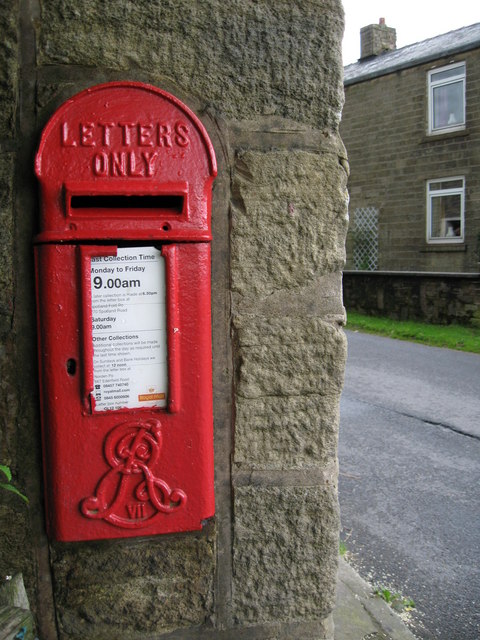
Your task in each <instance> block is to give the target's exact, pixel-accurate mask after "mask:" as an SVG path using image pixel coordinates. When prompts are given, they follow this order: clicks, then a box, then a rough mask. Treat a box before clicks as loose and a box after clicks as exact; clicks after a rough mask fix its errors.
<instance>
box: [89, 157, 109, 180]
mask: <svg viewBox="0 0 480 640" xmlns="http://www.w3.org/2000/svg"><path fill="white" fill-rule="evenodd" d="M93 173H94V175H96V176H99V177H102V178H104V177H105V176H106V175H107V174H108V155H107V154H106V153H105V151H102V152H101V153H96V154H95V155H94V156H93Z"/></svg>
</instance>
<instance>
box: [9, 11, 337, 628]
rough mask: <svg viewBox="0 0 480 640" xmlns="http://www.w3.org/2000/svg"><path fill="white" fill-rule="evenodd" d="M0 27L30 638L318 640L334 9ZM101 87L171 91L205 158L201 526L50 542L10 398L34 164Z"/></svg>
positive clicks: (13, 433) (324, 547) (333, 370)
mask: <svg viewBox="0 0 480 640" xmlns="http://www.w3.org/2000/svg"><path fill="white" fill-rule="evenodd" d="M8 24H11V30H12V33H13V34H14V35H15V34H17V33H18V34H19V40H18V42H19V51H20V53H19V58H18V65H17V64H14V65H13V67H12V71H11V73H13V74H14V75H15V74H16V73H17V69H19V70H20V72H21V78H22V85H21V91H16V90H14V91H13V93H12V94H11V96H9V104H10V107H11V108H10V111H4V112H3V113H2V114H1V118H3V120H2V125H1V126H2V127H3V128H2V135H4V136H6V139H7V141H8V144H7V147H6V148H8V149H11V150H12V151H11V154H10V155H9V154H8V153H7V154H5V155H4V157H3V159H2V164H3V165H4V171H3V173H2V176H1V177H2V179H3V180H5V184H6V185H11V186H10V187H9V189H10V191H8V189H7V190H6V191H5V193H10V192H11V193H13V192H14V191H13V190H14V189H15V187H16V188H17V189H20V188H21V192H19V191H17V195H16V198H17V200H16V203H17V204H16V205H14V204H13V203H14V202H15V201H14V199H13V196H12V198H11V199H10V200H9V202H10V204H9V205H8V207H7V208H6V209H2V212H3V211H6V212H7V213H6V214H3V213H2V215H6V220H7V221H9V224H8V225H4V227H3V228H2V230H1V232H2V233H3V234H6V233H10V234H11V236H12V238H13V239H12V240H9V241H8V242H6V243H5V244H2V252H3V253H2V266H3V265H6V267H7V268H6V269H4V273H7V274H10V275H7V276H4V275H3V274H2V278H3V277H8V278H9V280H8V286H9V287H10V290H11V297H12V299H16V296H17V295H18V296H19V297H18V301H19V305H20V306H19V308H18V309H17V314H18V315H17V321H16V322H15V321H13V324H12V316H11V312H10V311H9V310H8V308H7V313H6V316H5V317H6V323H5V332H4V334H2V337H5V342H4V343H5V344H6V345H7V346H8V345H10V346H8V348H10V347H11V348H12V349H15V348H17V347H16V346H15V345H19V347H18V349H19V351H18V353H17V354H16V355H8V353H9V352H8V349H7V351H5V352H2V353H5V354H7V355H5V356H2V357H4V358H5V359H6V363H7V365H8V367H9V368H10V370H11V376H10V377H9V378H8V381H7V382H4V380H6V379H2V384H7V385H10V386H9V390H10V391H9V393H10V396H11V398H12V400H11V402H10V404H9V405H8V407H5V406H3V407H2V410H3V414H2V420H3V421H4V422H3V423H2V433H1V437H2V440H1V442H7V441H8V443H9V451H10V452H11V453H10V454H9V455H10V458H9V462H10V463H11V464H12V466H13V467H14V469H15V471H16V476H17V477H18V480H19V482H20V485H21V486H22V487H23V488H25V490H26V491H27V493H28V492H30V495H31V497H32V500H31V504H30V507H29V511H28V512H27V511H24V512H21V511H20V510H21V509H22V508H23V506H18V507H17V506H15V507H14V508H15V509H16V510H17V511H16V512H17V513H19V514H20V513H23V514H24V515H23V516H22V517H24V518H25V519H26V524H25V526H24V523H23V521H21V519H20V515H19V516H18V522H17V523H15V525H14V528H13V531H14V532H15V535H16V536H19V538H18V539H19V540H20V539H21V540H22V545H23V546H22V549H23V551H22V554H21V562H20V565H21V566H20V567H17V566H16V567H15V569H16V570H23V572H24V574H26V584H27V590H28V593H29V596H30V601H31V605H32V608H33V609H34V612H35V613H36V614H37V619H38V623H39V632H40V633H39V635H40V637H42V640H54V639H56V638H61V639H62V640H66V639H72V640H73V639H75V640H80V639H81V640H90V639H91V640H93V639H95V640H101V639H103V638H105V639H107V638H117V639H118V640H123V639H125V640H126V639H129V638H135V640H142V638H144V639H145V640H146V639H147V638H153V637H155V638H160V637H161V638H165V639H166V640H168V639H172V640H173V639H174V638H175V639H183V638H184V639H187V638H188V640H194V639H195V638H199V639H200V638H202V639H212V640H214V639H218V640H226V639H227V638H232V637H235V638H249V639H254V638H255V639H264V640H267V639H268V640H271V639H272V638H276V639H278V640H281V639H284V640H287V639H288V640H295V639H296V638H298V639H302V640H305V639H307V638H312V639H315V640H317V639H318V640H319V639H327V638H328V639H329V640H332V639H333V630H332V622H331V612H332V608H333V605H334V596H335V578H336V566H337V554H338V529H339V514H338V503H337V457H336V442H337V432H338V405H339V396H340V391H341V388H342V381H343V371H344V361H345V351H346V347H345V338H344V335H343V332H342V329H341V325H342V324H343V322H344V309H343V306H342V300H341V269H342V267H343V263H344V241H345V234H346V227H347V195H346V179H347V176H346V167H347V164H346V161H345V151H344V148H343V145H342V143H341V140H340V138H339V134H338V123H339V118H340V112H341V108H342V104H343V85H342V61H341V52H340V47H341V38H342V33H343V11H342V7H341V2H340V0H314V1H312V2H309V3H304V2H299V1H298V2H297V1H291V0H288V1H287V0H285V1H283V0H282V1H280V2H279V1H277V0H275V1H274V0H259V1H257V2H250V1H247V2H245V0H234V1H233V2H230V3H224V2H220V1H218V2H217V1H216V0H198V1H196V0H180V1H179V0H162V1H160V0H137V1H136V2H129V1H127V0H118V1H116V2H107V3H106V2H103V1H101V0H50V1H49V2H41V3H40V2H38V1H37V0H22V1H21V2H19V3H18V5H15V8H13V9H12V17H11V22H9V23H8ZM5 28H8V25H7V24H6V25H5ZM14 40H15V38H14ZM15 41H16V40H15ZM15 46H16V45H15ZM7 72H8V70H6V69H3V73H7ZM15 77H17V76H16V75H15ZM109 80H138V81H143V82H148V83H150V84H153V85H155V86H158V87H160V88H162V89H165V90H166V91H169V92H170V93H173V94H174V95H176V96H177V97H178V98H180V100H182V101H183V102H185V103H186V104H187V105H188V106H189V107H190V108H192V109H193V110H194V111H195V113H196V114H197V115H198V117H199V118H200V119H201V120H202V122H203V123H204V125H205V127H206V128H207V130H208V132H209V135H210V137H211V140H212V142H213V145H214V147H215V152H216V156H217V161H218V165H219V176H218V178H217V180H216V182H215V185H214V194H213V232H214V239H213V244H212V250H213V258H212V293H213V308H212V312H213V327H212V332H213V344H214V350H213V369H214V380H213V383H214V419H215V469H216V478H215V479H216V517H215V519H214V520H213V521H212V522H209V523H208V524H206V526H205V528H204V530H203V531H201V532H197V533H186V534H174V535H168V536H158V537H155V538H138V539H130V540H127V541H118V540H112V541H102V542H90V543H77V544H59V543H50V544H48V545H47V544H46V541H45V535H44V531H43V522H42V513H43V511H42V505H41V498H40V495H41V480H40V478H41V464H40V462H39V447H40V443H39V436H38V433H39V427H38V412H37V409H36V407H37V404H36V403H37V398H36V395H35V394H34V393H33V394H32V393H30V395H28V396H25V393H26V389H27V388H28V385H32V381H33V383H34V380H35V378H34V366H35V363H34V356H33V354H32V352H31V351H30V361H29V365H28V367H27V371H24V370H23V369H22V367H23V366H24V362H23V360H24V357H25V355H26V353H27V351H28V349H32V348H33V347H32V345H33V344H34V339H35V318H34V314H33V310H34V302H33V287H32V286H31V280H32V278H33V267H32V264H31V257H29V256H30V252H31V240H32V236H33V233H34V228H35V224H36V216H37V209H36V207H35V193H36V185H35V181H34V178H33V168H32V159H33V154H34V151H35V148H36V144H37V142H38V137H39V134H40V131H41V129H42V127H43V125H44V124H45V122H46V121H47V120H48V118H49V117H50V116H51V115H52V113H53V111H54V109H55V108H56V107H57V106H59V105H60V104H61V103H62V102H63V101H64V100H66V99H67V98H68V97H70V96H72V95H74V94H75V93H77V92H78V91H80V90H82V89H84V88H86V87H88V86H91V85H94V84H98V83H100V82H104V81H109ZM2 87H3V85H2ZM2 91H4V89H3V88H2ZM7 118H9V120H8V122H7ZM12 121H13V122H15V123H16V126H18V128H19V129H18V131H19V132H20V133H19V134H18V137H17V138H12V135H13V134H12V124H11V123H12ZM15 154H16V155H15ZM4 197H5V196H4ZM12 221H14V222H12ZM8 229H10V231H9V230H8ZM14 242H15V243H16V245H13V244H12V243H14ZM4 246H5V247H8V248H4ZM13 246H16V247H17V252H18V254H17V255H18V256H21V264H19V262H20V257H18V258H17V264H16V265H15V264H14V263H13V262H12V260H13V257H12V256H14V255H15V254H14V250H13ZM9 261H10V262H9ZM9 265H10V266H9ZM13 274H15V279H14V278H13ZM27 282H28V286H27ZM20 289H22V291H21V293H19V290H20ZM2 295H3V294H2ZM2 300H3V299H2ZM7 306H8V305H7ZM2 309H3V307H2ZM9 314H10V315H9ZM2 317H3V316H2ZM2 326H3V325H2ZM7 352H8V353H7ZM19 406H21V408H20V409H18V412H17V413H18V414H19V415H21V420H20V419H19V418H17V417H15V415H12V412H13V413H15V411H16V410H14V409H15V407H19ZM8 412H10V414H8ZM6 416H7V417H6ZM8 416H10V417H9V418H8ZM7 418H8V419H7ZM8 420H10V422H8ZM7 422H8V424H9V425H10V426H6V425H7ZM19 451H21V456H20V455H18V452H19ZM47 473H48V470H47ZM2 529H3V524H2ZM24 530H26V531H28V532H30V533H29V534H28V535H27V536H25V533H22V531H24ZM21 536H23V537H21ZM3 546H4V545H3V543H2V542H0V558H2V566H1V571H2V572H3V573H8V572H9V571H10V568H9V567H10V564H11V563H12V562H13V561H12V559H10V558H9V557H8V553H7V552H6V550H5V549H4V548H3ZM9 563H10V564H9ZM17 564H18V563H17ZM52 578H53V580H51V579H52ZM52 585H53V586H52ZM54 618H55V623H54V622H53V620H54Z"/></svg>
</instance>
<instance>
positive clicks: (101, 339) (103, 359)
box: [91, 247, 168, 411]
mask: <svg viewBox="0 0 480 640" xmlns="http://www.w3.org/2000/svg"><path fill="white" fill-rule="evenodd" d="M91 284H92V336H93V378H94V396H95V401H96V402H95V410H96V411H111V410H114V409H122V408H127V409H136V408H138V407H165V406H166V404H167V388H168V380H167V376H168V374H167V334H166V307H165V260H164V258H163V256H162V255H161V253H160V251H159V250H158V249H155V248H154V247H129V248H118V250H117V255H116V256H103V257H92V259H91Z"/></svg>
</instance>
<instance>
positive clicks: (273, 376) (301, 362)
mask: <svg viewBox="0 0 480 640" xmlns="http://www.w3.org/2000/svg"><path fill="white" fill-rule="evenodd" d="M234 326H235V329H236V336H237V339H238V345H239V348H238V357H237V372H236V393H237V395H238V396H240V397H243V398H264V397H275V396H282V397H291V396H295V397H298V396H303V395H305V396H308V395H311V394H318V395H321V396H333V397H334V398H336V397H337V395H338V394H339V393H340V391H341V389H342V385H343V375H344V364H345V358H346V340H345V336H344V334H343V332H342V331H341V330H340V329H338V328H337V327H334V326H332V325H330V324H327V323H326V322H324V321H322V320H320V319H318V318H292V317H283V318H282V317H280V318H261V317H260V318H257V317H255V316H251V315H242V316H236V317H235V319H234Z"/></svg>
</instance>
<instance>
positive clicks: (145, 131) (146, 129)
mask: <svg viewBox="0 0 480 640" xmlns="http://www.w3.org/2000/svg"><path fill="white" fill-rule="evenodd" d="M152 138H153V124H139V125H138V144H139V146H140V147H153V140H152Z"/></svg>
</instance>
